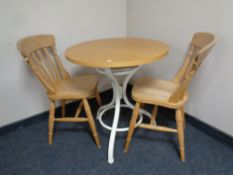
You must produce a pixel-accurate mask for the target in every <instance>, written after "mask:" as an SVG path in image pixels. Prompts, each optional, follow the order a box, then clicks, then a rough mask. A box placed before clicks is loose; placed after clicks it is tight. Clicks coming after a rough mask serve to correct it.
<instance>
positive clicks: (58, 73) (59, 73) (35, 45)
mask: <svg viewBox="0 0 233 175" xmlns="http://www.w3.org/2000/svg"><path fill="white" fill-rule="evenodd" d="M17 44H18V48H19V51H20V53H21V55H22V56H23V58H24V59H25V61H27V63H28V64H29V65H30V66H31V68H32V70H33V72H34V73H35V74H36V76H37V77H38V78H39V80H40V81H41V82H42V84H43V85H44V87H45V88H46V90H47V93H54V92H55V90H54V86H55V84H56V83H58V82H59V81H61V80H63V79H69V78H70V76H69V74H68V72H67V71H66V70H65V68H64V66H63V65H62V63H61V60H60V59H59V57H58V55H57V52H56V49H55V39H54V37H53V36H52V35H36V36H29V37H26V38H23V39H22V40H20V41H19V42H18V43H17Z"/></svg>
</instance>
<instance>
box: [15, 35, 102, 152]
mask: <svg viewBox="0 0 233 175" xmlns="http://www.w3.org/2000/svg"><path fill="white" fill-rule="evenodd" d="M18 48H19V50H20V52H21V54H22V56H23V58H24V59H25V60H26V61H27V63H28V64H29V65H30V67H31V68H32V71H33V72H34V73H35V74H36V76H37V77H38V78H39V80H40V81H41V83H42V84H43V86H44V87H45V89H46V91H47V95H48V98H49V100H50V111H49V124H48V125H49V133H48V135H49V139H48V142H49V144H52V142H53V129H54V122H88V123H89V126H90V128H91V131H92V134H93V137H94V140H95V142H96V144H97V147H98V148H100V141H99V137H98V134H97V131H96V127H95V123H94V120H93V117H92V113H91V109H90V106H89V103H88V99H89V98H93V97H96V99H97V102H98V104H99V105H101V99H100V95H99V93H98V91H97V78H96V76H95V75H82V76H78V77H74V78H71V77H70V75H69V73H68V72H67V71H66V70H65V68H64V66H63V65H62V62H61V61H60V59H59V57H58V55H57V53H56V50H55V39H54V37H53V36H52V35H36V36H30V37H26V38H24V39H22V40H20V41H19V42H18ZM66 100H81V102H80V104H79V107H78V108H77V111H76V114H75V116H74V117H66V116H65V103H66ZM56 101H60V102H61V105H62V117H59V118H55V102H56ZM83 106H84V110H85V112H86V115H87V118H84V117H79V114H80V112H81V110H82V108H83Z"/></svg>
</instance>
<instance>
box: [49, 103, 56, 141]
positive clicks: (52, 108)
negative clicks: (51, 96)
mask: <svg viewBox="0 0 233 175" xmlns="http://www.w3.org/2000/svg"><path fill="white" fill-rule="evenodd" d="M54 118H55V101H53V100H51V101H50V107H49V124H48V125H49V126H48V129H49V133H48V137H49V139H48V142H49V144H50V145H51V144H52V143H53V130H54Z"/></svg>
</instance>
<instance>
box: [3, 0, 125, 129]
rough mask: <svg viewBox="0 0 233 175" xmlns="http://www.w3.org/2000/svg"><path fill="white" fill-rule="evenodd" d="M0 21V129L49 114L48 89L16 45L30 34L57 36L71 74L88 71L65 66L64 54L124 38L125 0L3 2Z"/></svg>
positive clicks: (10, 0)
mask: <svg viewBox="0 0 233 175" xmlns="http://www.w3.org/2000/svg"><path fill="white" fill-rule="evenodd" d="M0 21H1V27H0V31H1V32H0V51H1V52H0V54H1V56H0V57H1V58H0V60H1V64H0V82H1V84H0V126H4V125H7V124H10V123H12V122H15V121H18V120H21V119H23V118H26V117H29V116H32V115H34V114H37V113H40V112H43V111H46V110H48V102H47V97H46V95H45V93H44V90H43V89H42V87H41V85H40V83H39V82H38V81H37V80H36V79H35V77H34V76H33V75H32V73H31V70H30V69H29V68H28V66H27V65H26V63H25V62H24V61H23V59H22V58H21V56H20V54H19V52H18V51H17V48H16V42H17V41H18V40H19V39H21V38H22V37H25V36H28V35H34V34H44V33H45V34H53V35H55V37H56V42H57V50H58V53H59V55H60V56H62V61H63V63H64V64H65V66H66V68H68V70H69V72H71V73H72V74H77V73H79V72H80V73H83V72H90V71H92V70H87V69H84V68H81V67H78V66H75V65H72V64H71V63H69V62H68V61H66V60H65V59H64V57H63V55H64V51H65V49H66V48H68V47H69V46H71V45H73V44H75V43H79V42H82V41H86V40H92V39H97V38H105V37H117V36H126V0H98V1H97V0H40V1H38V0H20V1H15V0H1V1H0ZM103 83H104V82H103ZM101 89H103V88H101Z"/></svg>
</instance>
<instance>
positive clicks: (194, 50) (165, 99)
mask: <svg viewBox="0 0 233 175" xmlns="http://www.w3.org/2000/svg"><path fill="white" fill-rule="evenodd" d="M215 43H216V36H215V35H213V34H211V33H195V34H194V36H193V39H192V42H191V45H190V48H189V52H188V54H187V56H186V59H185V61H184V63H183V65H182V66H181V69H180V70H179V71H178V73H177V74H176V76H175V77H174V78H173V79H172V80H170V81H166V80H158V79H154V78H151V77H146V78H142V79H140V80H138V81H136V82H135V84H134V87H133V90H132V97H133V99H134V100H135V101H136V104H135V107H134V111H133V114H132V119H131V121H130V127H129V131H128V135H127V139H126V143H125V152H127V151H128V149H129V144H130V141H131V138H132V135H133V132H134V129H135V124H136V120H137V117H138V114H139V111H140V106H141V105H142V104H152V105H155V106H154V109H153V112H152V115H151V119H150V123H149V124H147V123H141V124H139V125H138V127H139V128H145V129H150V130H154V131H163V132H174V133H177V134H178V141H179V148H180V158H181V160H182V161H185V151H184V127H185V118H184V104H185V102H186V101H187V99H188V93H187V91H188V86H189V84H190V81H191V79H192V77H193V75H194V74H195V73H196V71H197V69H198V68H199V66H200V64H201V63H202V61H203V60H204V59H205V58H206V56H207V55H208V53H209V52H210V50H211V49H212V47H213V46H214V45H215ZM158 106H163V107H167V108H171V109H175V110H176V125H177V129H174V128H168V127H165V126H159V125H155V120H156V115H157V110H158Z"/></svg>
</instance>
